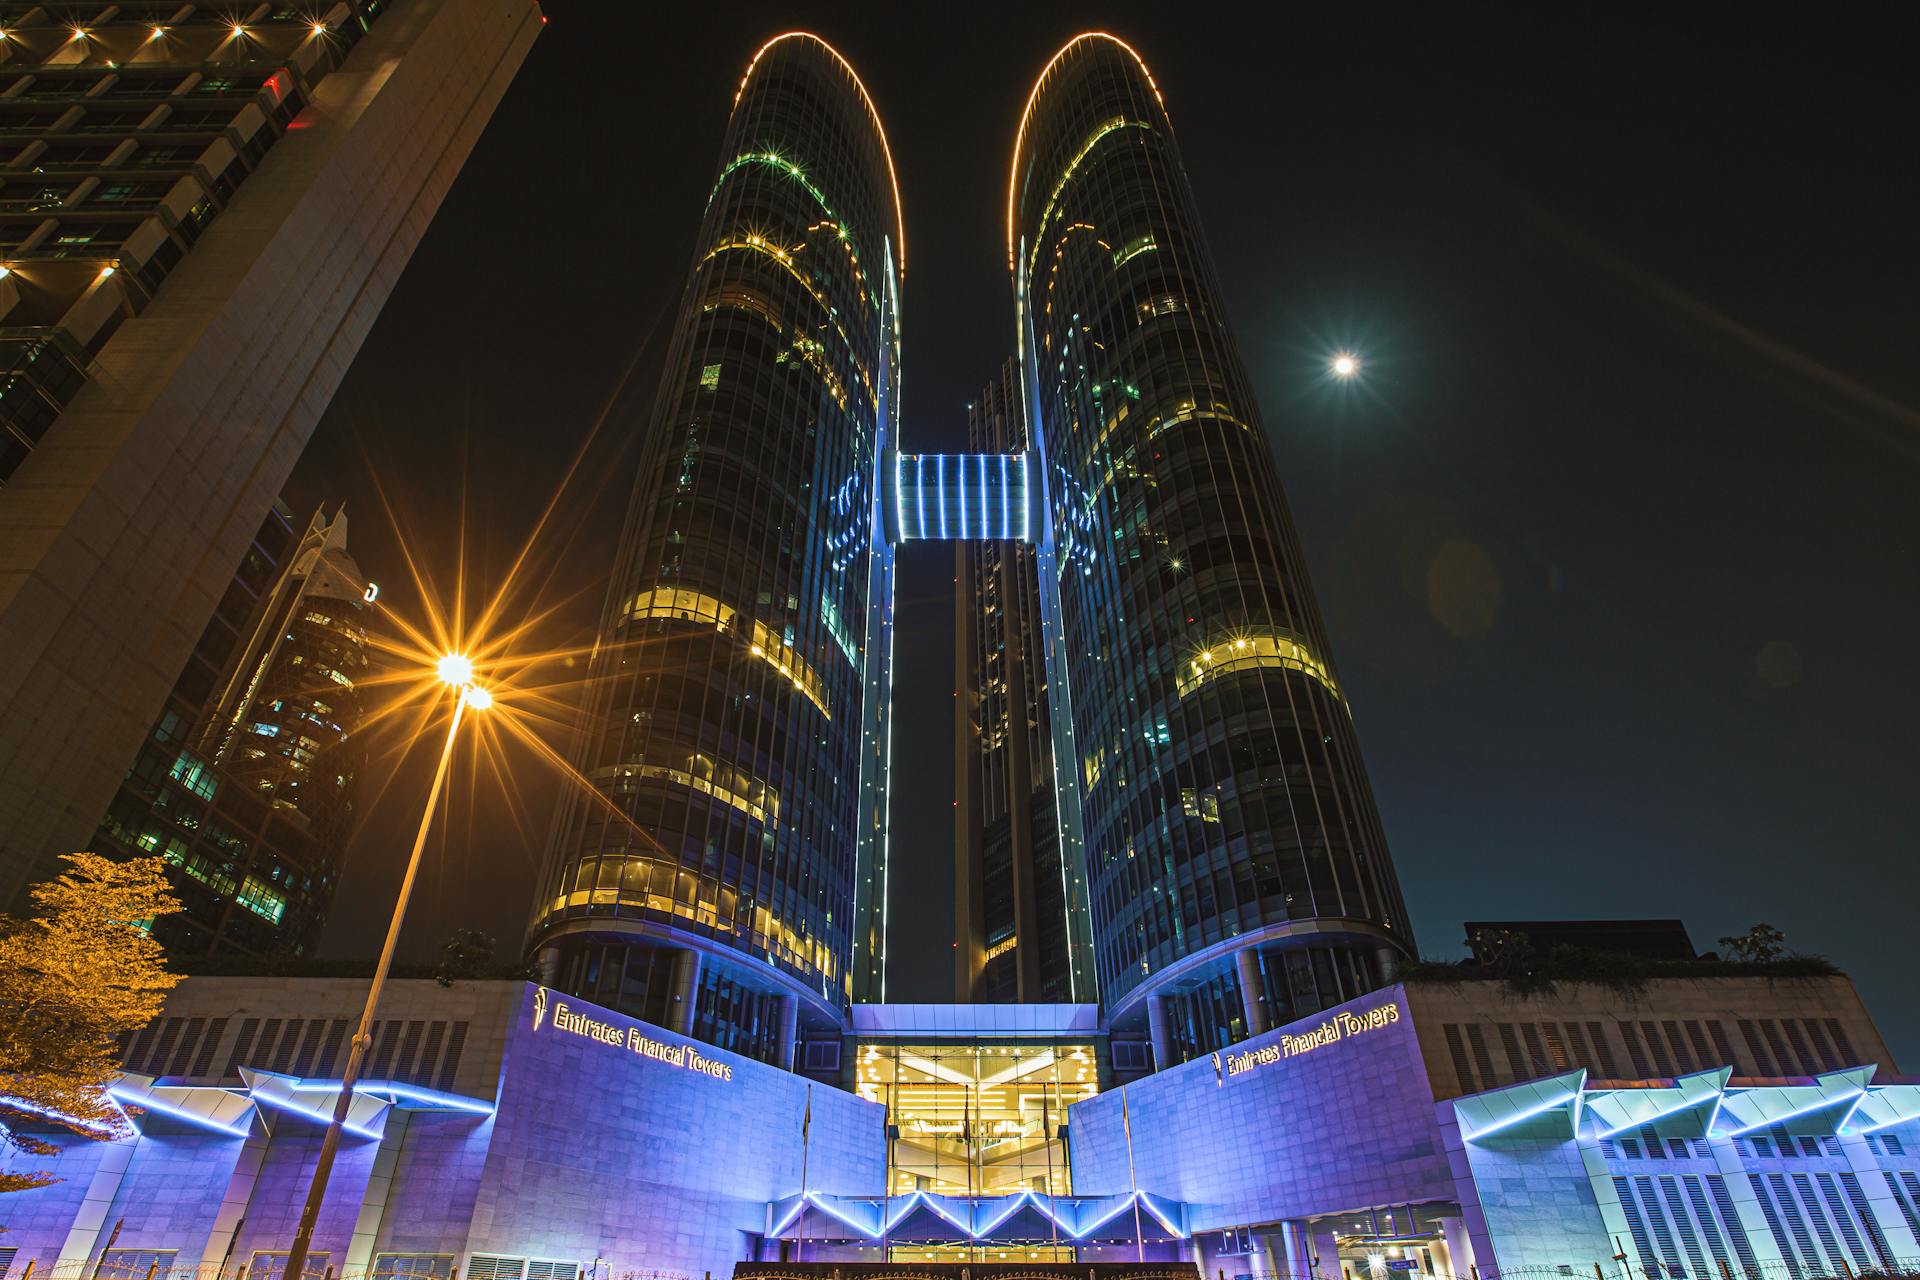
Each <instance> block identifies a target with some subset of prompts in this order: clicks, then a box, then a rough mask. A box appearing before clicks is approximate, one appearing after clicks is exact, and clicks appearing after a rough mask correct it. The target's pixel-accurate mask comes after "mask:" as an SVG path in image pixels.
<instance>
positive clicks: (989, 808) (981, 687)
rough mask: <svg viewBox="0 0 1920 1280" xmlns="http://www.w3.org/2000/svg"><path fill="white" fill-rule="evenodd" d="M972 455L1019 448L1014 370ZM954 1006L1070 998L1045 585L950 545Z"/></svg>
mask: <svg viewBox="0 0 1920 1280" xmlns="http://www.w3.org/2000/svg"><path fill="white" fill-rule="evenodd" d="M967 447H968V449H969V450H971V451H972V452H974V453H981V454H1020V453H1024V452H1025V451H1026V449H1027V431H1026V420H1025V414H1024V412H1023V410H1022V405H1021V391H1020V374H1019V366H1018V365H1017V364H1016V363H1015V362H1014V361H1012V360H1009V361H1007V363H1006V366H1005V367H1004V368H1003V369H1002V370H1001V373H1000V376H999V377H998V378H996V379H995V380H994V381H992V382H990V383H988V384H987V385H986V386H985V387H984V388H982V390H981V392H980V397H979V399H977V400H975V401H974V403H973V404H972V405H970V406H968V412H967ZM954 554H955V574H954V579H955V585H954V589H955V592H956V596H957V600H956V604H957V610H956V613H957V617H958V620H959V629H958V632H957V635H956V643H955V646H954V657H955V677H954V678H955V683H956V685H957V688H958V693H959V696H958V697H957V698H956V699H955V701H954V729H955V734H956V737H955V745H954V762H955V774H956V776H955V786H954V790H955V794H956V796H957V797H958V804H957V805H956V806H955V812H956V815H957V817H956V822H955V839H956V844H955V857H954V869H955V876H956V879H955V883H954V912H955V914H954V936H955V939H956V949H955V951H954V955H955V971H954V998H955V999H956V1000H960V1001H963V1002H966V1001H991V1002H1004V1001H1023V1002H1033V1001H1039V1002H1043V1003H1063V1002H1067V1001H1071V1000H1072V999H1073V982H1072V973H1071V971H1070V966H1069V964H1068V959H1067V957H1068V942H1067V940H1068V937H1069V936H1070V928H1071V925H1070V921H1069V920H1068V917H1067V897H1066V892H1065V888H1064V883H1063V868H1062V866H1061V861H1060V840H1059V829H1058V827H1059V818H1058V813H1057V810H1056V808H1055V802H1054V776H1053V745H1052V738H1051V730H1050V720H1049V707H1048V704H1047V689H1046V659H1045V656H1044V654H1043V653H1042V651H1041V634H1042V633H1041V627H1042V615H1041V611H1040V594H1039V592H1040V580H1039V577H1038V570H1037V567H1036V564H1035V559H1034V550H1033V548H1032V547H1031V546H1029V545H1028V544H1026V543H1024V542H1019V541H1014V540H1011V539H1007V540H978V541H961V542H956V543H955V544H954Z"/></svg>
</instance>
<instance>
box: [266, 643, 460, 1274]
mask: <svg viewBox="0 0 1920 1280" xmlns="http://www.w3.org/2000/svg"><path fill="white" fill-rule="evenodd" d="M434 674H435V676H436V677H437V678H438V679H439V681H440V683H441V684H444V685H446V686H447V687H448V689H449V690H450V691H451V692H452V694H453V717H452V719H451V720H450V721H449V722H448V724H447V739H446V744H445V745H444V746H442V747H441V748H440V763H439V766H438V767H437V768H435V769H434V771H433V785H432V786H431V787H429V788H428V789H427V803H426V807H425V808H424V809H422V810H421V812H420V827H419V829H418V830H417V831H416V832H415V833H414V837H413V852H412V853H411V854H410V855H408V857H407V870H406V874H405V875H404V876H402V877H401V880H400V896H399V898H398V899H396V900H395V902H394V904H393V919H392V920H390V921H389V922H388V923H387V940H386V943H385V944H384V945H383V946H382V947H381V948H380V960H379V963H378V964H376V965H375V966H374V969H373V983H372V985H370V986H369V987H368V988H367V1003H366V1007H365V1008H364V1009H362V1010H361V1012H360V1027H359V1029H358V1030H357V1031H355V1032H354V1035H353V1043H352V1046H351V1047H350V1049H349V1051H348V1053H347V1067H346V1070H345V1071H344V1072H342V1073H341V1077H340V1097H339V1099H338V1101H337V1102H336V1103H335V1104H334V1108H333V1118H332V1119H331V1120H329V1121H328V1122H327V1134H326V1137H325V1138H323V1139H322V1140H321V1143H320V1154H319V1156H318V1158H316V1159H315V1161H314V1166H313V1183H312V1185H311V1186H309V1187H308V1189H307V1203H306V1207H305V1208H303V1209H302V1210H301V1211H300V1225H299V1227H298V1228H297V1229H296V1230H295V1231H294V1236H293V1246H292V1247H291V1248H290V1249H288V1250H287V1260H286V1265H285V1267H284V1269H283V1271H282V1272H281V1274H282V1275H283V1276H285V1277H287V1280H302V1277H303V1274H304V1271H305V1267H306V1260H307V1252H308V1250H309V1249H310V1248H311V1247H312V1244H313V1228H314V1224H315V1223H316V1222H317V1221H318V1220H319V1217H320V1205H321V1204H322V1202H324V1201H325V1200H326V1198H327V1180H328V1178H329V1177H330V1176H331V1175H332V1173H333V1161H334V1157H335V1156H336V1155H337V1154H338V1153H339V1150H340V1133H341V1130H342V1129H344V1128H345V1127H346V1123H347V1113H348V1111H349V1110H350V1109H351V1108H352V1106H353V1086H354V1083H355V1082H356V1081H357V1080H359V1078H360V1066H361V1063H362V1062H363V1061H364V1060H365V1059H366V1056H367V1048H368V1046H369V1045H371V1044H372V1042H373V1035H372V1032H373V1015H374V1011H375V1010H376V1009H377V1008H378V1007H379V1005H380V992H381V989H382V988H383V987H385V986H386V982H387V970H388V969H390V968H392V966H393V953H394V949H395V947H396V946H398V944H399V942H400V926H401V925H402V923H404V922H405V920H406V916H407V900H408V899H409V898H411V897H412V896H413V882H414V879H415V877H416V876H417V875H418V874H419V871H420V853H421V851H422V850H423V849H425V848H426V845H427V831H428V829H429V828H430V827H431V826H432V825H433V811H434V809H435V807H437V806H438V804H439V803H440V789H441V788H442V787H443V786H445V785H446V781H447V766H448V764H450V763H451V762H452V760H453V744H454V742H455V741H456V740H457V739H458V737H459V733H460V721H461V718H462V717H463V716H464V715H465V714H466V711H467V708H469V707H471V708H473V709H474V710H475V711H485V710H486V709H487V708H489V707H491V706H492V705H493V694H492V693H491V692H489V691H488V690H486V689H483V688H482V687H480V686H479V685H477V684H475V683H474V682H473V659H472V658H469V657H468V656H467V655H465V654H463V653H447V654H442V655H441V657H440V659H439V661H438V662H436V663H435V664H434Z"/></svg>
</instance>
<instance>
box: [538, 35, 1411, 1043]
mask: <svg viewBox="0 0 1920 1280" xmlns="http://www.w3.org/2000/svg"><path fill="white" fill-rule="evenodd" d="M1005 216H1006V235H1007V263H1006V266H1007V270H1008V273H1009V281H1010V284H1011V293H1012V301H1013V306H1012V310H1011V316H1012V319H1013V343H1012V349H1013V351H1014V352H1015V355H1014V358H1013V359H1012V360H1011V361H1010V362H1009V363H1008V365H1007V367H1006V369H1005V371H1004V372H1003V374H1002V375H1001V377H1000V378H999V379H997V380H996V381H995V382H994V383H993V384H991V385H990V386H989V387H988V389H987V391H986V392H985V393H983V396H982V399H981V401H980V402H979V403H978V404H976V406H975V408H974V419H973V423H972V428H973V440H972V444H973V447H975V448H977V449H980V450H981V452H977V453H971V454H962V455H952V454H949V455H913V454H903V453H902V452H901V451H900V376H901V359H902V355H901V353H902V350H903V337H902V334H903V329H902V324H901V299H902V293H903V286H904V280H905V276H906V270H907V264H908V256H907V255H908V248H907V236H906V228H905V226H904V222H903V218H902V213H901V204H900V192H899V184H898V181H897V178H896V175H895V170H894V166H893V159H892V155H891V153H890V151H889V148H888V144H887V136H886V131H885V129H884V128H883V127H882V125H881V121H880V116H879V113H878V112H877V111H876V109H875V107H874V104H873V101H872V99H871V98H870V97H869V96H868V94H867V91H866V89H865V87H864V86H863V85H862V84H861V82H860V79H859V77H858V76H857V75H856V74H855V72H854V70H853V68H852V66H851V65H849V64H848V62H847V61H846V59H845V58H843V57H842V56H841V55H840V54H839V53H838V52H836V51H835V50H834V49H833V48H832V47H831V46H830V45H828V44H827V43H825V42H824V41H822V40H820V39H819V38H817V37H815V36H812V35H808V34H804V33H798V32H795V33H790V34H787V35H782V36H779V37H776V38H775V39H773V40H771V41H769V42H768V43H767V44H766V45H764V46H763V47H762V48H761V49H760V50H759V52H758V53H756V54H755V55H754V57H753V60H752V62H751V63H750V64H749V65H748V67H747V71H746V75H745V77H744V79H743V80H742V81H741V84H740V88H739V91H738V92H737V93H736V95H735V97H734V104H733V114H732V118H731V120H730V121H729V123H728V126H727V135H726V143H725V148H724V150H723V151H722V153H721V159H720V165H719V169H718V172H717V173H716V175H715V179H714V184H713V188H712V192H711V194H710V195H709V197H708V199H707V204H706V210H705V213H704V215H703V217H702V222H701V230H700V239H699V243H698V248H697V251H696V254H695V258H694V262H693V267H692V271H691V273H690V275H689V277H688V281H687V287H686V294H685V297H684V300H683V302H682V304H681V309H680V313H679V319H678V323H677V325H676V327H675V329H674V333H673V339H672V345H671V347H670V349H669V351H668V354H667V357H666V365H665V372H664V375H663V378H662V380H661V384H660V387H659V390H658V392H657V394H656V396H655V398H654V400H653V402H652V404H651V406H650V407H649V408H648V409H647V410H646V414H647V416H646V419H645V422H644V424H641V423H639V422H636V424H635V426H636V428H637V429H642V430H643V431H644V436H643V443H642V457H641V462H640V469H639V475H638V477H637V479H636V481H635V485H634V491H633V497H632V500H631V505H630V508H629V511H628V516H627V524H626V529H625V532H624V534H623V537H622V540H621V544H620V549H619V552H618V559H617V561H616V563H615V564H614V565H613V568H612V575H611V585H610V589H609V593H608V596H607V602H606V607H605V613H604V616H603V618H602V621H601V626H600V637H599V645H598V648H597V650H596V653H595V655H594V658H593V662H592V668H591V672H590V675H591V680H590V688H591V693H590V695H589V700H588V705H587V708H586V712H585V720H584V723H583V727H582V732H581V734H580V738H579V743H578V747H577V755H576V758H575V761H574V763H575V764H576V766H577V767H578V769H579V772H580V773H581V774H583V775H584V776H585V777H586V778H587V779H589V780H590V781H591V782H592V784H593V788H594V789H593V791H592V793H590V794H583V795H579V796H576V797H574V798H572V799H570V800H569V801H568V806H569V807H568V808H567V809H566V810H565V811H563V813H562V814H561V815H560V819H559V822H558V824H557V826H556V828H555V839H554V845H553V848H552V849H551V850H550V854H549V861H548V865H547V871H546V875H545V878H544V880H543V881H542V883H541V885H540V890H539V897H538V900H537V902H536V905H535V912H534V919H533V922H532V925H531V931H530V935H529V947H530V949H531V950H533V951H534V952H535V953H537V955H538V956H539V959H540V963H541V967H542V970H543V972H544V974H545V977H546V980H547V981H548V982H549V983H550V984H551V985H553V986H555V987H557V988H559V989H561V990H564V991H567V992H571V993H573V994H576V995H579V996H582V997H584V998H586V999H589V1000H594V1001H597V1002H599V1003H601V1004H604V1005H607V1006H609V1007H612V1008H615V1009H619V1010H621V1011H622V1012H625V1013H629V1014H632V1015H634V1016H636V1017H640V1018H644V1019H647V1020H648V1021H652V1022H656V1023H659V1024H660V1025H663V1026H666V1027H668V1028H669V1029H671V1030H676V1031H680V1032H683V1033H685V1034H688V1035H691V1036H693V1037H695V1038H697V1039H701V1040H705V1041H708V1042H710V1043H713V1044H716V1045H719V1046H721V1047H723V1048H727V1049H731V1050H734V1051H736V1052H741V1053H746V1054H750V1055H752V1056H755V1057H759V1058H762V1059H764V1060H767V1061H771V1062H775V1063H778V1064H780V1065H783V1066H792V1065H793V1064H794V1046H795V1044H796V1042H799V1041H802V1040H806V1039H818V1038H822V1037H835V1036H837V1035H838V1034H839V1032H840V1030H841V1029H842V1028H844V1026H845V1025H846V1022H847V1018H848V1016H849V1010H850V1006H851V1005H853V1004H856V1003H869V1002H879V1001H884V1000H885V999H886V998H887V944H888V937H889V931H888V910H887V903H888V894H889V881H890V874H891V872H892V871H893V870H894V869H896V868H897V867H898V866H900V865H901V864H902V862H903V860H922V859H926V858H928V857H930V856H932V855H931V854H930V853H929V851H928V850H925V849H921V848H912V847H905V846H903V845H901V844H899V843H897V842H894V841H892V840H890V813H889V801H888V797H889V794H890V791H891V785H890V782H891V777H890V775H891V773H892V771H893V770H896V769H900V768H906V767H911V761H912V758H913V754H914V750H915V745H914V743H915V738H916V736H917V734H918V733H919V732H920V731H921V726H915V725H896V724H895V722H894V717H893V714H892V696H891V695H892V688H893V684H894V681H895V679H896V674H897V671H898V670H899V669H900V668H901V667H903V666H904V665H905V664H906V663H907V662H909V661H911V660H912V659H911V656H910V655H906V654H902V653H897V652H896V651H895V647H894V643H893V634H892V632H893V605H894V582H893V579H894V549H895V547H896V545H897V544H899V543H900V542H903V541H909V540H916V539H936V538H942V539H952V540H957V541H959V542H960V543H961V544H962V545H961V547H960V549H959V556H960V560H961V564H962V567H963V569H964V570H965V573H964V575H963V579H962V593H963V603H964V604H966V605H967V614H968V615H969V616H965V617H963V621H962V626H961V629H960V630H961V637H962V643H961V653H962V668H963V670H962V673H961V674H962V678H963V682H964V683H965V685H966V691H965V692H966V696H965V697H964V698H963V700H962V702H963V706H962V709H961V720H960V725H961V731H962V732H961V736H962V739H963V740H962V742H961V744H960V755H961V762H962V763H961V774H962V778H963V780H965V782H966V784H967V785H966V786H965V787H964V790H965V791H966V792H967V793H968V794H967V795H966V797H965V799H964V800H963V803H962V805H961V806H960V813H961V818H960V825H961V849H962V857H961V865H960V876H959V882H958V884H957V885H956V893H955V898H956V922H957V927H958V933H959V935H960V936H959V948H960V962H959V982H960V986H961V988H962V992H961V995H962V998H963V999H1016V1000H1028V1001H1035V1000H1045V1001H1051V1002H1073V1003H1083V1004H1085V1003H1097V1004H1098V1005H1099V1006H1100V1008H1101V1012H1102V1016H1103V1018H1104V1019H1105V1021H1106V1023H1107V1025H1108V1026H1109V1028H1110V1029H1111V1031H1112V1032H1113V1035H1114V1040H1115V1043H1116V1054H1118V1052H1119V1048H1118V1046H1119V1045H1120V1044H1121V1043H1123V1042H1125V1043H1134V1044H1138V1042H1140V1041H1141V1040H1143V1039H1150V1040H1151V1043H1152V1046H1153V1050H1154V1066H1155V1067H1164V1066H1169V1065H1172V1064H1173V1063H1174V1062H1177V1061H1180V1060H1183V1059H1185V1058H1187V1057H1191V1056H1194V1055H1196V1054H1200V1053H1205V1052H1210V1051H1212V1050H1213V1049H1216V1048H1218V1047H1220V1046H1222V1045H1223V1044H1227V1043H1231V1042H1232V1041H1234V1040H1238V1039H1241V1038H1244V1037H1245V1036H1247V1035H1250V1034H1257V1033H1259V1032H1261V1031H1264V1030H1266V1029H1268V1028H1269V1027H1271V1026H1275V1025H1278V1024H1280V1023H1283V1022H1287V1021H1290V1020H1292V1019H1294V1018H1296V1017H1302V1016H1305V1015H1307V1014H1309V1013H1313V1012H1317V1011H1318V1010H1320V1009H1322V1008H1325V1007H1327V1006H1329V1005H1332V1004H1336V1003H1339V1002H1341V1001H1344V1000H1348V999H1351V998H1352V997H1353V996H1355V995H1358V994H1360V993H1362V992H1364V991H1366V990H1369V989H1371V988H1372V987H1375V986H1377V985H1379V984H1380V983H1381V982H1382V981H1384V980H1385V977H1386V971H1387V969H1388V967H1389V966H1390V963H1391V961H1392V959H1393V957H1395V956H1397V955H1401V954H1406V953H1409V952H1410V951H1411V949H1412V938H1411V935H1410V933H1409V931H1408V927H1407V921H1406V912H1405V908H1404V907H1403V905H1402V903H1401V898H1400V891H1399V888H1398V885H1397V883H1396V881H1395V877H1394V872H1393V867H1392V863H1391V861H1390V860H1389V858H1388V854H1387V848H1386V843H1385V840H1384V838H1383V836H1382V833H1381V827H1380V820H1379V816H1378V814H1377V812H1376V809H1375V805H1374V800H1373V796H1372V792H1371V789H1370V788H1369V786H1368V782H1367V777H1366V772H1365V769H1364V767H1363V765H1362V762H1361V758H1360V752H1359V748H1358V745H1357V741H1356V738H1355V735H1354V729H1353V718H1352V715H1351V712H1350V711H1349V708H1348V706H1347V700H1346V696H1345V694H1344V693H1343V692H1342V690H1341V687H1340V683H1339V680H1338V678H1337V677H1336V675H1335V672H1334V667H1333V663H1332V659H1331V657H1330V654H1329V649H1328V645H1327V640H1326V635H1325V631H1324V628H1323V626H1322V624H1321V620H1320V615H1319V611H1318V608H1317V606H1316V604H1315V602H1314V599H1313V594H1312V591H1311V588H1310V586H1309V584H1308V582H1307V576H1306V571H1305V565H1304V562H1303V559H1302V557H1301V553H1300V548H1299V544H1298V540H1297V538H1296V536H1295V534H1294V530H1293V527H1292V523H1291V520H1290V518H1289V516H1288V513H1287V509H1286V505H1285V502H1284V500H1283V498H1282V496H1281V491H1280V484H1279V481H1278V478H1277V476H1276V474H1275V468H1274V463H1273V459H1272V456H1271V454H1270V452H1269V449H1268V446H1267V443H1266V440H1265V439H1264V438H1263V431H1262V428H1261V422H1260V414H1259V409H1258V407H1257V406H1256V404H1255V402H1254V397H1253V393H1252V390H1251V388H1250V386H1249V384H1248V381H1247V376H1246V372H1245V369H1244V367H1243V365H1242V362H1241V357H1240V353H1239V351H1238V350H1237V348H1236V347H1235V344H1234V341H1233V337H1232V334H1231V333H1230V331H1229V328H1228V325H1227V321H1226V315H1225V311H1224V308H1223V307H1222V305H1221V301H1220V294H1219V289H1218V285H1217V282H1216V279H1215V275H1214V270H1213V265H1212V263H1211V262H1210V261H1209V259H1208V255H1207V251H1206V246H1205V242H1204V240H1203V238H1202V235H1201V231H1200V223H1199V218H1198V216H1197V214H1196V211H1195V209H1194V204H1193V197H1192V194H1191V192H1190V190H1189V187H1188V183H1187V179H1186V176H1185V173H1184V171H1183V169H1182V166H1181V161H1180V155H1179V150H1178V148H1177V146H1176V145H1175V142H1174V135H1173V126H1172V123H1171V122H1170V120H1169V119H1168V116H1167V111H1166V105H1165V103H1164V101H1163V100H1162V98H1161V95H1160V91H1159V89H1158V87H1157V86H1156V85H1155V84H1154V81H1153V77H1152V75H1151V74H1150V73H1149V72H1148V70H1147V67H1146V64H1145V63H1144V62H1143V61H1142V60H1141V58H1140V56H1139V55H1138V54H1137V53H1135V52H1134V51H1133V50H1132V49H1131V48H1130V47H1128V46H1127V45H1126V44H1125V43H1123V42H1121V41H1120V40H1117V39H1115V38H1114V37H1112V36H1108V35H1104V34H1099V33H1089V34H1087V35H1082V36H1079V37H1077V38H1076V39H1074V40H1073V41H1071V42H1069V43H1068V44H1067V45H1066V46H1065V47H1064V48H1063V49H1061V50H1060V51H1059V52H1058V53H1057V54H1055V55H1054V57H1053V59H1052V61H1050V62H1049V63H1048V64H1047V65H1046V68H1045V69H1044V70H1043V71H1042V72H1041V74H1040V78H1039V80H1038V82H1037V83H1036V84H1035V85H1034V87H1033V92H1032V94H1031V95H1030V96H1029V98H1028V100H1027V103H1026V109H1025V110H1024V112H1022V114H1021V116H1020V122H1019V128H1018V131H1017V133H1016V135H1015V138H1014V146H1013V162H1012V171H1011V173H1010V175H1009V179H1008V189H1007V207H1006V213H1005ZM934 731H938V730H934ZM927 879H928V877H926V876H916V877H915V881H916V883H920V882H924V881H926V880H927ZM894 888H895V889H896V890H897V888H898V886H894ZM1141 1048H1142V1049H1144V1045H1142V1046H1141ZM1143 1065H1144V1064H1143Z"/></svg>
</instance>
